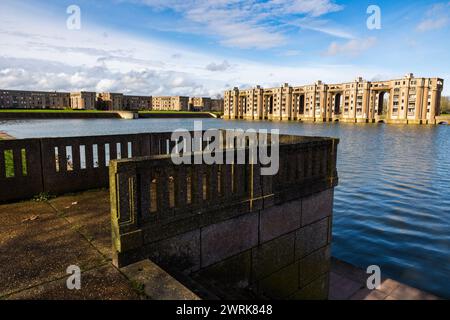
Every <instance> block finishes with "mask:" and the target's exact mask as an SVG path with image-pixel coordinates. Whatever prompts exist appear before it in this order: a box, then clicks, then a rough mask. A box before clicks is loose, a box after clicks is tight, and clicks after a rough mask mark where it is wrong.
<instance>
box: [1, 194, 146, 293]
mask: <svg viewBox="0 0 450 320" xmlns="http://www.w3.org/2000/svg"><path fill="white" fill-rule="evenodd" d="M107 199H108V192H106V191H96V192H86V193H82V194H78V195H76V196H65V197H61V198H57V199H54V200H51V201H46V202H33V201H28V202H21V203H15V204H10V205H2V206H0V251H1V254H0V299H2V298H11V299H138V298H139V294H138V292H137V291H136V290H134V289H133V286H132V284H131V283H130V282H129V281H128V280H127V279H126V277H125V276H124V275H122V274H121V273H120V272H119V271H118V270H117V269H116V268H115V267H113V266H112V264H111V263H110V260H109V256H110V253H108V249H106V243H108V247H109V248H110V247H111V245H110V243H111V242H110V241H111V240H110V239H111V231H110V227H109V228H108V227H107V226H106V224H108V225H109V203H108V200H107ZM109 251H110V249H109ZM70 265H77V266H79V267H80V268H81V270H82V275H81V279H82V289H81V290H80V291H76V290H75V291H70V290H67V289H66V286H65V283H66V280H67V277H68V275H67V273H66V270H67V267H68V266H70Z"/></svg>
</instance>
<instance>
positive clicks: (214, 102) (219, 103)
mask: <svg viewBox="0 0 450 320" xmlns="http://www.w3.org/2000/svg"><path fill="white" fill-rule="evenodd" d="M211 111H215V112H223V99H211Z"/></svg>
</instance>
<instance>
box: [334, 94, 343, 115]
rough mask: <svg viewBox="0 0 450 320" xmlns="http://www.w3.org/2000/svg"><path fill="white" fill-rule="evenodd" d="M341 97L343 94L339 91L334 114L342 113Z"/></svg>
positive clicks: (335, 100)
mask: <svg viewBox="0 0 450 320" xmlns="http://www.w3.org/2000/svg"><path fill="white" fill-rule="evenodd" d="M341 97H342V95H341V94H340V93H337V94H336V95H335V96H334V110H333V111H334V114H336V115H337V114H340V113H341Z"/></svg>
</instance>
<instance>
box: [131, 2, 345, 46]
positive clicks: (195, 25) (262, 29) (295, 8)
mask: <svg viewBox="0 0 450 320" xmlns="http://www.w3.org/2000/svg"><path fill="white" fill-rule="evenodd" d="M123 1H125V0H123ZM131 1H132V2H140V3H144V4H146V5H148V6H150V7H153V8H156V9H160V10H173V11H175V12H177V13H178V14H181V15H183V17H184V18H185V19H186V20H187V21H188V22H189V23H190V24H192V25H190V26H185V25H183V28H181V29H182V30H184V31H186V30H189V29H190V30H191V31H194V32H198V33H203V34H209V35H211V36H217V37H219V42H220V43H221V44H222V45H224V46H229V47H239V48H247V49H250V48H257V49H267V48H273V47H277V46H280V45H283V44H285V43H286V42H287V40H286V37H285V35H284V33H283V30H282V28H283V27H284V26H285V25H286V24H289V23H286V22H285V21H289V20H292V19H293V18H298V17H300V16H302V17H309V18H310V19H311V20H313V19H314V18H317V17H320V16H323V15H325V14H327V13H331V12H336V11H340V10H342V8H343V7H342V6H340V5H337V4H336V3H335V2H334V0H290V1H285V0H268V1H265V2H256V1H254V0H244V1H238V0H215V1H210V0H185V1H176V0H167V1H162V0H131ZM175 28H176V29H177V30H178V31H181V30H180V28H179V27H175ZM317 31H321V32H322V31H324V32H326V33H329V34H333V32H332V31H330V30H328V29H327V28H325V27H323V28H318V29H317ZM334 34H338V33H336V32H334Z"/></svg>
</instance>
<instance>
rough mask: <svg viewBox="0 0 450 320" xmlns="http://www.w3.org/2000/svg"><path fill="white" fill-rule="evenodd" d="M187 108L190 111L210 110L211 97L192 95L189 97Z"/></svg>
mask: <svg viewBox="0 0 450 320" xmlns="http://www.w3.org/2000/svg"><path fill="white" fill-rule="evenodd" d="M189 110H191V111H210V110H211V98H206V97H192V98H189Z"/></svg>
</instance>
